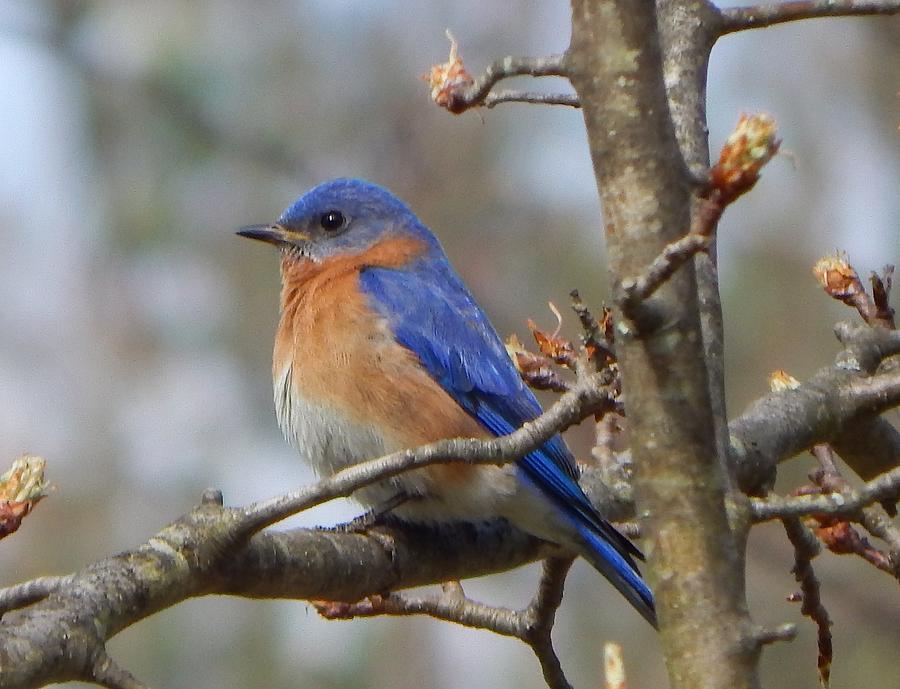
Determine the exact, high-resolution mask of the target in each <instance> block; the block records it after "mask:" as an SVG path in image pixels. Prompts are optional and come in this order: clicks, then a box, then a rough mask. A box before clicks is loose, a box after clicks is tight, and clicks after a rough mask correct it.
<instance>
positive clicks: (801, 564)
mask: <svg viewBox="0 0 900 689" xmlns="http://www.w3.org/2000/svg"><path fill="white" fill-rule="evenodd" d="M782 521H783V523H784V530H785V532H786V533H787V536H788V539H789V540H790V542H791V545H792V546H794V570H793V571H794V577H795V578H796V579H797V583H799V584H800V600H801V601H802V603H801V612H802V613H803V614H804V615H806V616H807V617H809V618H810V619H811V620H812V621H813V622H815V624H816V629H817V646H818V649H819V656H818V661H817V663H816V665H817V667H818V669H819V677H820V679H821V680H822V684H823V686H825V687H827V686H828V676H829V675H830V673H831V659H832V646H831V618H830V617H829V615H828V611H827V610H826V609H825V606H824V605H823V604H822V596H821V591H820V586H819V579H818V578H817V577H816V573H815V571H814V570H813V567H812V560H813V558H814V557H815V556H816V555H818V554H819V550H820V548H819V542H818V541H817V540H816V537H815V536H813V534H812V533H810V531H809V529H807V528H806V527H805V526H803V524H802V523H801V522H800V520H799V519H797V518H796V517H785V518H784V519H783V520H782Z"/></svg>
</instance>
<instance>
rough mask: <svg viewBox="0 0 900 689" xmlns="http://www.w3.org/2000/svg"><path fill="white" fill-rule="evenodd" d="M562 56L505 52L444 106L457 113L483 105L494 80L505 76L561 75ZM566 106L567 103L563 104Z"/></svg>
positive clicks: (563, 71) (562, 68)
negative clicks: (518, 54)
mask: <svg viewBox="0 0 900 689" xmlns="http://www.w3.org/2000/svg"><path fill="white" fill-rule="evenodd" d="M564 57H565V56H563V55H547V56H544V57H513V56H512V55H507V56H506V57H503V58H500V59H499V60H496V61H494V62H493V63H492V64H490V65H488V67H487V69H485V70H484V72H483V73H482V74H481V76H480V77H478V78H477V79H475V81H474V82H473V83H472V85H471V86H469V87H468V88H466V89H464V90H462V91H458V92H454V93H453V95H452V97H451V99H450V102H449V103H448V105H447V109H448V110H449V111H450V112H453V113H461V112H463V111H465V110H468V109H469V108H472V107H476V106H479V105H484V104H485V100H486V99H487V96H488V94H489V93H490V92H491V89H492V88H493V87H494V84H496V83H497V82H498V81H502V80H503V79H508V78H509V77H518V76H532V77H562V76H565V75H566V72H565V67H564V66H563V60H564ZM565 105H569V103H565Z"/></svg>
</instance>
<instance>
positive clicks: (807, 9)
mask: <svg viewBox="0 0 900 689" xmlns="http://www.w3.org/2000/svg"><path fill="white" fill-rule="evenodd" d="M720 11H721V13H722V23H721V27H720V29H719V31H720V35H722V36H724V35H726V34H729V33H734V32H735V31H745V30H747V29H761V28H763V27H766V26H774V25H775V24H783V23H784V22H793V21H798V20H800V19H816V18H821V17H854V16H856V17H858V16H864V15H872V14H896V13H897V12H900V2H898V1H897V0H794V1H793V2H781V3H771V4H762V5H748V6H746V7H728V8H725V9H722V10H720Z"/></svg>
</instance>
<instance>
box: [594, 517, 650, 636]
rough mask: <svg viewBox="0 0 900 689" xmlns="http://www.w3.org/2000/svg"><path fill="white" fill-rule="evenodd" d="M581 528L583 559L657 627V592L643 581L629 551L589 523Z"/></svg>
mask: <svg viewBox="0 0 900 689" xmlns="http://www.w3.org/2000/svg"><path fill="white" fill-rule="evenodd" d="M577 528H578V532H579V534H580V535H581V537H582V539H583V542H584V550H583V551H582V553H581V554H582V556H583V557H584V558H585V559H586V560H587V561H588V562H590V563H591V565H593V566H594V568H595V569H596V570H597V571H598V572H600V574H602V575H603V576H604V577H606V579H607V580H608V581H609V582H610V583H611V584H612V585H613V586H615V587H616V589H617V590H618V591H619V593H621V594H622V595H623V596H625V599H626V600H627V601H628V602H629V603H631V605H632V606H633V607H634V609H635V610H637V611H638V612H639V613H640V614H641V616H642V617H643V618H644V619H645V620H647V621H648V622H649V623H650V624H652V625H653V626H654V627H656V626H657V624H656V609H655V607H654V605H653V593H652V592H651V591H650V588H649V587H648V586H647V584H646V583H645V582H644V580H643V579H641V573H640V572H639V571H638V569H637V567H636V566H635V564H634V562H633V560H632V559H631V558H630V557H629V556H628V553H627V551H626V552H624V553H623V552H622V551H621V550H620V548H621V546H619V547H617V544H615V543H613V542H610V541H609V540H608V539H607V538H604V536H603V535H601V534H599V533H597V532H596V531H595V530H594V529H592V528H591V527H590V526H588V525H586V524H583V525H581V524H580V525H578V527H577ZM610 528H612V527H610ZM622 538H624V537H622ZM632 547H634V546H632Z"/></svg>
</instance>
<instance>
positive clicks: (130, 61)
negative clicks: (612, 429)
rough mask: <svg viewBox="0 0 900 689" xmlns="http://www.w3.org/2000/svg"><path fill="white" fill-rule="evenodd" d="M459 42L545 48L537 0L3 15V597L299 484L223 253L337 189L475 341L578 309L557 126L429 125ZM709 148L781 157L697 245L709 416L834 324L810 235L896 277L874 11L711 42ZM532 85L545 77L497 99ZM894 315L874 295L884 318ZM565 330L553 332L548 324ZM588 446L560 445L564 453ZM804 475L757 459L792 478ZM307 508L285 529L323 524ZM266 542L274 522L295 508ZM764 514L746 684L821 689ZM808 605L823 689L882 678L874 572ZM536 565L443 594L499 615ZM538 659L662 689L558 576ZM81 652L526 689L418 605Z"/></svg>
mask: <svg viewBox="0 0 900 689" xmlns="http://www.w3.org/2000/svg"><path fill="white" fill-rule="evenodd" d="M447 27H449V28H451V29H452V30H453V31H454V33H455V35H456V36H457V38H458V39H459V41H460V50H461V55H462V57H463V58H464V59H465V61H466V65H467V66H468V68H469V69H470V70H471V71H472V72H473V73H477V72H479V71H480V70H481V69H482V68H483V67H484V66H485V65H486V64H487V62H488V61H490V60H492V59H493V58H495V57H498V56H502V55H505V54H526V55H541V54H546V53H553V52H561V51H563V50H564V49H565V47H566V45H567V42H568V35H569V17H568V3H566V2H564V0H555V1H553V2H525V1H521V2H485V1H484V0H457V2H454V3H406V2H400V1H398V0H389V1H385V2H377V3H376V2H365V1H363V0H356V1H354V0H308V1H301V0H296V1H293V2H289V1H287V0H284V1H278V0H266V1H264V2H258V3H245V2H240V1H238V0H195V1H194V2H186V1H175V0H159V1H157V2H154V3H147V2H135V1H131V0H116V1H113V0H108V1H105V2H104V1H97V2H74V1H73V2H67V1H65V0H60V1H58V2H50V1H45V2H43V1H38V0H5V1H4V2H3V3H2V4H0V94H2V105H3V107H2V109H0V141H2V155H0V293H2V295H3V296H2V300H0V464H2V465H3V466H4V467H5V466H7V465H8V464H9V463H10V462H11V461H12V459H13V458H15V457H16V456H18V455H19V454H20V453H22V452H25V451H29V452H34V453H37V454H40V455H42V456H44V457H45V458H46V459H47V460H48V461H49V479H50V480H51V481H52V483H53V484H54V485H55V490H54V492H53V493H52V495H51V496H50V497H49V498H48V499H47V500H46V501H44V502H43V503H42V504H41V505H40V507H39V508H38V509H37V510H36V511H35V513H34V514H33V515H32V516H31V517H29V519H28V520H27V522H26V523H25V525H24V527H23V529H22V530H21V531H20V532H19V533H17V534H16V535H15V536H14V537H12V538H10V539H7V540H4V542H3V543H2V544H0V585H7V584H11V583H14V582H17V581H20V580H23V579H26V578H29V577H33V576H36V575H41V574H60V573H66V572H70V571H72V570H74V569H76V568H79V567H81V566H82V565H84V564H86V563H88V562H91V561H93V560H95V559H97V558H100V557H102V556H105V555H108V554H111V553H113V552H115V551H117V550H120V549H125V548H130V547H133V546H136V545H138V544H139V543H141V542H143V541H144V540H145V539H146V538H147V537H148V536H150V535H151V534H153V533H154V532H155V531H156V530H157V529H159V528H160V527H162V526H163V525H164V524H166V523H168V522H169V521H170V520H172V519H174V518H175V517H177V516H178V515H180V514H182V513H183V512H185V511H186V510H188V509H190V508H191V507H192V506H193V505H194V504H195V503H196V502H197V501H198V499H199V497H200V494H201V491H202V490H203V489H204V488H206V487H208V486H215V487H219V488H221V489H222V490H223V491H224V494H225V499H226V502H227V503H230V504H243V503H248V502H250V501H253V500H257V499H262V498H266V497H269V496H272V495H274V494H277V493H280V492H283V491H285V490H287V489H290V488H293V487H296V486H298V485H300V484H303V483H306V482H309V481H311V480H312V479H313V477H312V476H311V475H310V473H309V472H308V471H307V469H306V468H305V467H304V466H302V465H301V464H300V462H299V461H298V460H297V459H295V456H294V453H293V452H292V451H291V449H290V448H289V447H288V446H287V445H286V444H285V443H284V442H283V441H282V438H281V434H280V432H279V430H278V428H277V426H276V423H275V418H274V413H273V405H272V401H271V397H272V394H271V382H270V374H269V370H270V354H271V351H270V350H271V344H272V333H273V331H274V327H275V324H276V319H277V292H278V275H277V257H276V255H275V252H274V251H272V250H271V249H270V248H269V247H266V246H263V245H261V244H255V243H251V242H247V241H246V240H242V239H239V238H237V237H235V236H234V234H233V230H234V229H235V228H236V227H238V226H240V225H244V224H248V223H257V222H268V221H271V220H273V219H274V218H276V217H277V216H278V215H279V214H280V212H281V210H282V209H283V208H284V207H285V206H287V205H288V204H289V203H290V202H292V201H293V200H294V198H295V197H297V196H299V195H300V194H301V193H302V192H303V191H304V190H306V189H307V188H309V187H310V186H312V185H313V184H316V183H318V182H321V181H323V180H326V179H328V178H331V177H334V176H344V175H346V176H358V177H364V178H367V179H370V180H372V181H375V182H378V183H380V184H383V185H385V186H388V187H390V188H391V189H392V190H394V191H395V192H396V193H397V194H398V195H400V196H401V197H403V198H404V199H405V200H406V201H407V202H408V203H409V204H410V205H411V206H412V207H413V208H414V209H415V210H416V211H417V212H418V213H419V215H420V217H421V218H422V219H423V220H424V221H425V222H426V223H427V224H429V225H430V226H431V227H432V228H433V229H434V230H435V231H436V232H437V234H438V235H439V236H440V238H441V239H442V241H443V242H444V244H445V246H446V249H447V251H448V253H449V255H450V257H451V259H452V260H453V261H454V263H455V264H456V266H457V268H458V269H459V272H460V273H461V274H462V275H463V277H464V278H465V279H466V280H467V282H468V283H469V285H470V286H471V288H472V290H473V291H474V293H475V294H476V295H477V297H478V298H479V300H480V301H481V303H482V305H483V306H484V307H485V309H486V310H487V312H488V313H489V314H490V315H491V317H492V318H493V320H494V323H495V324H496V326H497V328H498V330H499V331H500V332H501V334H503V335H504V336H505V335H507V334H509V333H512V332H516V333H518V334H519V336H520V338H521V339H522V340H523V341H526V340H527V337H528V332H527V328H526V326H525V321H526V319H527V318H529V317H531V318H534V319H535V320H536V321H537V322H538V324H540V325H542V326H544V327H546V328H549V329H552V328H553V327H554V324H555V319H554V317H553V316H552V314H551V312H550V311H549V309H548V308H547V302H548V301H553V302H555V303H556V304H559V305H560V306H561V307H564V306H565V305H566V304H567V294H568V292H569V290H571V289H572V288H574V287H577V288H579V289H580V290H581V292H582V294H583V295H584V297H585V298H586V300H587V301H588V302H589V303H592V304H593V305H594V306H597V307H599V305H600V303H601V301H602V300H603V298H604V296H605V295H606V292H607V286H606V274H605V265H604V252H603V239H602V235H601V221H600V208H599V205H598V201H597V194H596V188H595V184H594V179H593V175H592V170H591V165H590V160H589V157H588V151H587V146H586V140H585V135H584V130H583V125H582V119H581V115H580V113H579V112H578V111H575V110H570V109H565V108H561V107H558V108H548V107H541V106H522V105H505V106H501V107H498V108H496V109H494V110H490V111H482V112H470V113H468V114H465V115H463V116H459V117H454V116H451V115H449V114H448V113H446V112H444V111H442V110H440V109H438V108H437V107H435V106H434V105H433V104H432V103H431V102H430V101H429V98H428V95H427V91H426V88H425V86H424V84H423V83H422V82H421V81H420V79H419V77H420V75H421V74H422V73H423V72H425V71H426V70H427V69H428V67H429V66H430V65H431V64H433V63H436V62H442V61H444V60H445V59H446V56H447V52H448V44H447V40H446V38H445V37H444V29H445V28H447ZM709 84H710V87H709V124H710V130H711V142H712V147H713V150H714V151H717V150H718V147H719V146H720V145H721V143H722V141H723V139H724V138H725V137H726V136H727V134H728V132H729V131H730V129H731V127H732V125H733V124H734V122H735V121H736V120H737V117H738V115H739V114H740V112H742V111H755V110H765V111H767V112H770V113H771V114H773V115H774V116H775V117H776V118H777V120H778V122H779V125H780V128H781V134H782V136H783V139H784V144H783V149H784V150H785V151H787V152H789V153H790V155H784V156H780V157H778V158H777V159H776V160H774V161H773V162H772V163H771V164H770V165H769V166H768V167H767V168H766V170H765V172H764V174H763V178H762V181H761V182H760V183H759V185H758V186H757V188H756V189H755V190H754V191H753V192H752V193H751V194H749V195H748V196H747V197H745V198H743V199H741V201H740V202H739V203H738V204H736V205H735V206H734V207H733V208H731V209H729V211H728V212H727V213H726V216H725V219H724V221H723V223H722V225H721V228H720V237H721V240H720V256H721V266H722V292H723V299H724V305H725V316H726V325H727V356H728V396H729V397H728V398H729V404H730V413H731V414H732V415H734V414H736V413H738V412H739V411H740V410H741V409H742V408H743V407H744V406H745V405H746V404H747V403H748V402H749V401H750V400H752V399H754V398H755V397H757V396H759V395H760V394H763V393H764V392H765V391H766V389H767V376H768V374H769V373H770V372H771V371H772V370H773V369H776V368H784V369H786V370H788V371H789V372H790V373H792V374H793V375H794V376H796V377H798V378H804V377H806V376H809V375H810V374H811V373H812V372H813V371H815V370H816V369H817V368H818V367H819V366H822V365H824V364H827V363H828V362H830V361H831V359H832V357H833V354H834V352H835V351H836V342H835V340H834V338H833V336H832V335H831V328H832V324H833V323H834V322H835V321H836V320H839V319H842V318H852V317H853V316H854V314H853V313H851V312H850V311H849V310H848V309H847V308H846V307H843V306H842V305H841V304H838V303H836V302H832V301H830V300H829V299H828V298H827V297H826V296H825V294H824V293H823V292H822V291H821V289H820V288H819V287H818V285H817V283H816V282H815V280H814V278H813V277H812V275H811V272H810V268H811V266H812V264H813V263H814V262H815V261H816V259H818V258H819V257H820V256H822V255H823V254H825V253H827V252H830V251H832V250H833V249H834V248H836V247H837V248H841V249H844V250H846V251H847V252H848V253H849V255H850V258H851V260H852V262H853V264H854V265H855V267H856V268H857V270H858V271H859V272H860V274H861V275H867V274H868V272H869V271H870V270H874V269H880V268H881V267H882V265H883V264H885V263H889V262H890V263H896V262H898V260H900V232H898V230H900V220H898V219H900V147H898V144H900V141H898V139H900V135H898V130H897V126H898V120H900V118H898V111H900V109H898V105H900V101H898V97H897V94H898V90H900V19H898V18H893V19H885V18H872V19H840V20H818V21H809V22H802V23H795V24H792V25H787V26H781V27H777V28H772V29H767V30H764V31H757V32H746V33H743V34H740V35H735V36H730V37H727V38H726V39H724V40H723V41H721V43H720V45H718V46H717V47H716V49H715V50H714V52H713V56H712V65H711V72H710V82H709ZM519 85H524V86H527V87H529V88H531V87H538V88H547V89H548V90H559V89H561V88H564V85H563V84H558V83H553V82H552V81H551V82H549V83H544V82H540V83H534V82H531V83H528V82H520V84H519ZM894 303H895V305H896V303H897V302H896V299H895V300H894ZM564 326H565V328H566V330H565V332H568V333H569V334H574V333H575V327H574V319H573V318H572V317H571V316H568V315H567V317H566V322H565V324H564ZM588 439H589V434H588V433H584V432H582V433H581V434H579V433H577V432H576V433H575V434H574V435H573V436H572V437H571V442H572V444H573V446H574V447H575V448H576V449H577V451H578V454H579V455H580V456H581V457H583V458H587V456H588V442H587V441H588ZM810 467H811V459H810V458H800V459H798V460H796V461H795V462H792V463H791V465H790V466H789V467H786V468H785V470H783V471H782V476H781V479H780V480H781V483H780V486H779V487H780V488H781V489H783V490H788V489H790V487H792V486H793V485H796V484H797V482H800V481H802V480H803V477H804V475H805V472H806V471H808V470H809V468H810ZM357 511H358V510H357V508H356V507H354V506H353V505H352V504H349V503H347V504H333V505H327V506H325V507H323V508H322V509H320V510H318V511H316V512H314V513H310V514H307V515H304V516H303V518H302V519H301V520H299V523H305V524H314V523H333V522H335V521H336V520H340V519H344V518H347V517H350V516H353V515H354V514H356V513H357ZM295 523H296V522H295ZM791 563H792V554H791V551H790V549H789V547H788V546H787V545H786V540H785V538H784V535H783V533H782V531H781V529H780V528H778V527H777V526H767V527H762V528H759V529H757V530H755V531H754V533H753V537H752V541H751V548H750V554H749V581H750V602H751V606H752V610H753V613H754V617H755V618H756V619H757V620H758V621H759V622H764V623H778V622H783V621H795V622H798V624H799V628H800V635H799V639H798V640H797V641H796V642H795V643H793V644H780V645H777V646H776V647H774V648H770V649H768V650H767V651H766V652H765V655H764V661H763V668H764V675H765V684H766V685H767V686H783V687H786V686H791V687H798V688H810V689H812V688H813V687H817V686H818V680H817V677H816V671H815V630H814V627H813V626H812V624H811V623H809V622H808V621H806V620H803V619H801V617H800V614H799V606H798V605H796V604H790V603H787V602H785V596H786V595H787V594H789V593H790V592H792V591H794V590H795V584H794V581H793V577H792V575H791V573H790V567H791ZM816 566H817V571H818V572H819V575H820V577H821V579H822V582H823V585H822V593H823V596H824V600H825V602H826V605H827V607H828V608H829V610H830V611H831V613H832V617H833V619H834V622H835V625H834V634H835V665H834V670H833V686H835V687H843V686H863V685H867V684H868V685H873V686H881V687H900V679H898V678H900V657H898V655H897V652H896V649H897V648H898V647H900V599H898V595H897V585H896V582H894V581H892V580H891V579H890V578H889V577H888V576H887V575H884V574H881V573H878V572H876V571H874V570H873V568H872V567H870V566H868V565H866V564H864V563H862V562H861V561H856V560H853V559H850V558H849V557H838V556H835V555H831V554H824V555H823V556H822V557H820V558H819V559H818V560H817V561H816ZM536 578H537V572H536V570H535V568H534V567H531V568H525V569H523V570H521V571H517V572H511V573H508V574H505V575H502V576H495V577H490V578H485V579H482V580H478V581H474V582H471V583H469V584H467V591H468V592H469V593H470V594H471V595H473V596H477V597H479V598H481V599H483V600H485V601H488V602H492V603H501V604H508V605H517V606H518V605H522V604H524V603H525V602H526V601H527V600H528V598H529V597H530V595H531V593H532V591H533V587H534V585H535V582H536ZM556 639H557V644H558V648H559V649H560V652H561V655H562V659H563V663H564V666H565V667H566V668H567V670H568V672H569V673H570V679H571V680H573V681H574V683H575V684H576V686H582V687H585V686H598V685H599V683H600V681H601V664H602V657H601V647H602V643H603V642H604V641H606V640H616V641H619V642H620V643H622V644H623V645H624V647H625V662H626V667H627V670H628V672H629V679H630V680H631V686H633V687H635V688H646V689H649V688H650V687H663V686H665V683H666V680H665V672H664V667H663V664H662V661H661V659H660V654H659V646H658V643H657V641H656V639H655V635H654V634H653V633H652V632H651V630H650V629H649V628H647V626H646V624H645V623H644V622H643V621H642V620H641V619H640V618H638V616H637V615H635V614H633V613H632V612H631V611H630V610H629V609H628V608H627V606H626V604H625V603H623V602H622V601H621V600H620V599H619V598H618V596H617V595H615V593H614V592H613V591H612V589H611V587H609V586H608V585H607V584H606V583H605V582H603V581H602V580H601V578H600V577H599V576H598V575H597V574H596V573H595V572H594V571H592V570H591V569H590V568H589V567H588V566H586V565H584V564H583V563H581V564H578V565H577V566H576V568H575V570H574V572H573V575H572V577H571V579H570V584H569V587H568V590H567V595H566V600H565V602H564V604H563V607H562V612H561V617H560V621H559V624H558V625H557V628H556ZM111 646H112V653H113V655H114V657H116V658H117V659H118V660H119V661H120V662H121V663H122V664H123V665H124V666H126V667H128V668H129V669H130V670H132V671H133V672H134V673H135V674H136V675H137V676H138V677H140V678H142V679H143V680H145V681H147V682H149V683H150V684H151V685H153V686H158V687H186V686H190V687H197V688H204V687H224V688H228V687H254V686H267V687H273V688H279V687H297V686H302V687H334V688H339V687H372V688H373V689H374V688H392V689H393V688H396V689H402V688H403V687H424V686H428V687H436V688H439V689H457V688H462V687H519V688H522V689H526V688H537V687H542V686H543V682H542V680H541V678H540V674H539V671H538V668H537V665H536V662H535V661H534V659H533V658H532V657H531V655H530V653H529V652H528V651H527V650H526V648H525V647H524V646H522V645H521V644H519V643H517V642H514V641H510V640H507V639H502V638H499V637H495V636H491V635H489V634H487V633H483V632H476V631H470V630H465V629H461V628H456V627H453V626H451V625H448V624H443V623H439V622H434V621H430V620H426V619H376V620H364V621H355V622H349V623H346V622H344V623H342V622H324V621H322V620H320V619H319V618H318V617H317V615H316V614H315V612H314V611H312V610H311V609H310V608H309V607H308V606H307V605H305V604H304V603H301V602H290V601H288V602H253V601H241V600H231V599H225V598H210V599H204V600H195V601H190V602H188V603H186V604H183V605H179V606H177V607H176V608H174V609H171V610H169V611H166V612H164V613H163V614H160V615H157V616H155V617H153V618H152V619H150V620H147V621H145V622H142V623H140V624H138V625H136V626H135V627H133V628H131V629H129V630H127V631H125V632H124V633H122V634H121V635H120V636H118V637H117V638H116V639H115V640H114V641H113V642H112V645H111Z"/></svg>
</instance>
